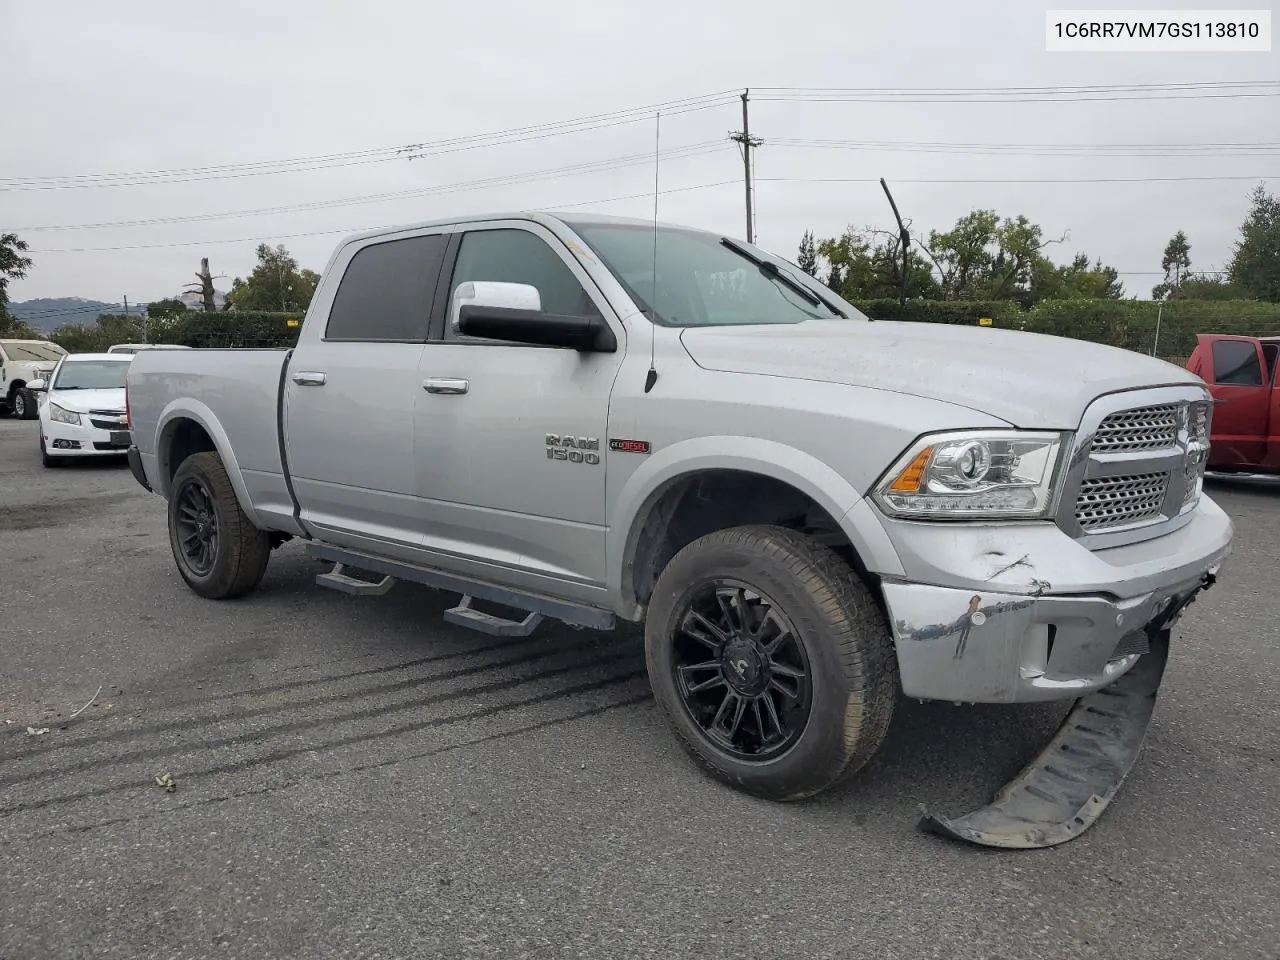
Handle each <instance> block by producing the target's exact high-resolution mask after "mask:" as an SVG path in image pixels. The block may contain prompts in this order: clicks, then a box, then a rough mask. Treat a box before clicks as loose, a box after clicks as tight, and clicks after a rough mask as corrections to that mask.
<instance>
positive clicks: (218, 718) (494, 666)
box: [0, 644, 590, 787]
mask: <svg viewBox="0 0 1280 960" xmlns="http://www.w3.org/2000/svg"><path fill="white" fill-rule="evenodd" d="M575 647H576V645H574V644H557V645H555V646H547V647H545V648H543V649H539V650H533V651H531V652H528V653H522V654H519V655H517V656H514V657H505V658H501V659H496V660H486V661H485V662H483V663H478V664H473V665H472V666H469V667H458V668H456V669H454V670H446V671H445V672H444V673H437V674H433V675H431V676H427V677H408V678H406V679H404V680H396V681H394V682H392V683H384V684H380V685H378V686H375V687H367V688H364V689H356V690H349V691H346V692H343V693H339V694H336V695H327V696H320V697H309V698H306V699H301V700H291V701H288V702H287V703H278V704H272V705H270V706H262V707H250V708H247V709H244V710H240V711H238V712H237V711H234V710H232V711H225V712H215V713H211V714H205V715H200V716H195V717H186V718H183V719H179V720H173V721H168V722H162V723H152V724H148V725H146V726H139V727H128V728H125V729H120V730H113V731H112V732H110V733H101V734H93V735H90V736H85V737H79V738H76V739H67V740H59V741H57V742H55V743H51V744H49V745H48V746H47V747H44V746H43V745H42V747H41V748H38V749H33V750H26V751H22V752H19V753H16V754H13V755H11V756H9V757H7V758H6V759H9V760H11V761H16V760H25V759H28V758H31V757H35V758H43V757H47V756H49V755H50V754H53V753H55V752H56V751H60V750H71V749H75V748H77V747H89V746H94V745H96V744H99V743H119V742H123V741H128V740H133V739H137V738H140V737H146V736H150V735H152V734H163V733H172V732H175V731H179V730H191V729H195V728H197V727H201V726H206V725H212V724H217V723H226V722H229V721H233V720H253V719H256V718H258V717H266V716H271V715H272V714H277V713H287V712H290V711H295V710H302V709H306V708H308V707H317V706H323V705H325V704H329V703H339V702H341V701H342V700H350V699H353V698H355V697H360V698H364V697H372V696H380V695H386V694H389V693H397V692H399V691H401V690H407V689H409V688H410V687H415V686H419V685H421V684H424V683H434V682H438V681H447V680H457V679H460V678H462V677H468V676H472V675H474V674H477V673H485V672H487V671H489V670H500V669H503V668H505V667H518V666H523V665H524V664H526V663H535V662H537V661H539V660H546V659H549V658H551V657H554V656H557V655H559V654H562V653H567V652H569V651H571V650H573V649H575ZM587 662H590V661H587ZM393 669H394V668H393ZM382 672H388V671H382ZM359 675H361V674H355V676H359ZM345 679H347V677H335V678H332V679H329V680H327V681H325V682H328V683H339V682H341V681H343V680H345ZM265 692H270V691H265ZM255 693H256V691H247V692H246V695H249V696H252V695H254V694H255ZM66 769H68V770H71V769H76V768H75V767H71V768H66ZM56 772H57V771H37V772H35V773H25V774H23V773H19V774H10V775H8V776H3V777H0V787H4V786H13V785H15V784H18V783H27V782H30V781H32V780H40V779H43V778H45V777H47V776H49V775H50V774H56Z"/></svg>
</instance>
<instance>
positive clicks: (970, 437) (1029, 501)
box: [874, 430, 1064, 520]
mask: <svg viewBox="0 0 1280 960" xmlns="http://www.w3.org/2000/svg"><path fill="white" fill-rule="evenodd" d="M1063 446H1064V444H1063V436H1062V434H1060V433H1024V432H1022V431H1019V430H974V431H963V432H957V433H942V434H933V435H931V436H925V437H922V438H921V439H920V440H919V441H917V442H916V443H915V444H914V445H913V446H912V447H911V448H910V449H909V450H908V451H907V452H906V453H905V454H904V455H903V456H902V458H901V459H900V460H898V462H897V463H895V464H894V465H893V466H892V467H891V468H890V469H889V471H888V472H887V473H886V474H885V475H884V477H883V478H881V480H880V482H879V483H878V484H877V485H876V488H875V492H874V497H875V500H876V502H877V503H878V504H879V505H880V506H881V508H882V509H884V510H885V511H886V512H888V513H890V514H892V515H894V516H898V517H911V518H916V519H922V520H965V519H977V518H982V517H991V518H1003V519H1010V518H1017V519H1033V518H1037V517H1043V516H1046V515H1048V514H1049V513H1050V512H1051V511H1052V510H1053V508H1054V506H1055V503H1054V501H1055V499H1056V493H1057V478H1058V459H1059V456H1060V454H1061V452H1062V449H1063Z"/></svg>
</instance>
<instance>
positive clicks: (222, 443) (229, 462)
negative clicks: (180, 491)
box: [154, 397, 263, 528]
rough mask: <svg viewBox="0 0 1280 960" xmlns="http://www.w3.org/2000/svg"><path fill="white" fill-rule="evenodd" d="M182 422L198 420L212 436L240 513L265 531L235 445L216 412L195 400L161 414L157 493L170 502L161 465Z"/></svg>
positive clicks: (169, 406) (157, 437)
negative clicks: (175, 424) (178, 424)
mask: <svg viewBox="0 0 1280 960" xmlns="http://www.w3.org/2000/svg"><path fill="white" fill-rule="evenodd" d="M178 420H194V421H195V422H196V423H198V424H200V426H201V427H203V428H204V431H205V433H207V434H209V437H210V438H211V439H212V440H213V445H214V447H215V449H216V450H217V453H218V456H219V457H220V458H221V459H222V465H223V467H224V468H225V469H226V471H227V477H228V478H229V479H230V480H231V489H233V490H234V491H235V493H236V499H237V500H238V501H240V509H241V510H243V511H244V512H245V516H247V517H248V518H249V520H250V522H251V523H253V525H254V526H256V527H260V528H263V524H262V522H261V520H260V518H259V517H258V513H257V511H256V510H255V509H254V507H253V502H252V501H251V500H250V499H249V490H248V487H246V486H245V482H244V473H243V472H242V471H241V469H240V462H239V461H238V460H237V459H236V455H235V453H234V451H233V450H232V447H231V441H230V440H229V439H228V438H227V432H226V431H225V430H223V429H222V424H221V423H220V422H219V421H218V418H217V417H216V416H215V415H214V413H213V411H212V410H210V409H209V408H208V407H207V406H205V405H204V404H203V403H201V402H200V401H199V400H195V399H192V398H191V397H182V398H180V399H177V400H171V401H170V402H169V403H168V404H167V405H166V406H165V408H164V409H163V410H162V411H161V412H160V419H159V421H158V422H157V424H156V435H155V447H154V449H155V463H156V473H157V476H156V478H155V480H156V481H158V483H156V484H154V485H155V487H156V492H157V493H159V494H160V495H161V496H162V497H164V498H165V499H166V500H167V499H169V477H168V471H166V470H165V469H164V464H163V463H162V461H161V451H163V450H164V444H165V443H166V442H167V440H168V436H169V434H170V433H171V432H172V429H173V424H174V423H175V422H176V421H178Z"/></svg>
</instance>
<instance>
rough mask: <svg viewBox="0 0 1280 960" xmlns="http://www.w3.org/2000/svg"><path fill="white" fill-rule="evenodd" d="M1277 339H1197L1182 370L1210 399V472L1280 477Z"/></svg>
mask: <svg viewBox="0 0 1280 960" xmlns="http://www.w3.org/2000/svg"><path fill="white" fill-rule="evenodd" d="M1277 360H1280V337H1238V336H1234V335H1231V334H1221V333H1199V334H1196V349H1195V352H1194V353H1192V354H1191V357H1190V359H1188V360H1187V369H1188V370H1190V371H1191V372H1192V373H1194V374H1195V375H1196V376H1198V377H1200V379H1202V380H1203V381H1204V382H1205V383H1207V384H1208V385H1209V391H1210V392H1211V393H1212V394H1213V400H1214V407H1213V428H1212V433H1211V434H1210V448H1209V469H1210V470H1216V471H1219V472H1222V473H1273V474H1280V383H1277V378H1276V374H1277Z"/></svg>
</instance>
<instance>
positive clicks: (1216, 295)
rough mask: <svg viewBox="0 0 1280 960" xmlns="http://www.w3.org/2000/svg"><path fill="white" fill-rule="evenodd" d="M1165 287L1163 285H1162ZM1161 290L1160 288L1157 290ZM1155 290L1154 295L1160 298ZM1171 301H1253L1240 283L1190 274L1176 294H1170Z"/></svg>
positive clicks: (1205, 275) (1184, 278) (1183, 279)
mask: <svg viewBox="0 0 1280 960" xmlns="http://www.w3.org/2000/svg"><path fill="white" fill-rule="evenodd" d="M1161 286H1163V284H1161ZM1156 290H1159V287H1157V288H1156ZM1156 290H1153V291H1152V293H1153V294H1154V295H1156V296H1159V294H1158V293H1156ZM1169 298H1170V299H1171V300H1252V299H1254V298H1253V297H1252V296H1250V295H1249V291H1247V290H1245V289H1244V287H1242V286H1240V284H1238V283H1232V282H1231V281H1230V280H1227V279H1225V278H1224V277H1221V276H1214V275H1211V274H1198V273H1188V274H1187V275H1186V276H1185V277H1183V278H1182V283H1180V284H1179V285H1178V289H1177V291H1176V292H1172V293H1170V297H1169Z"/></svg>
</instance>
